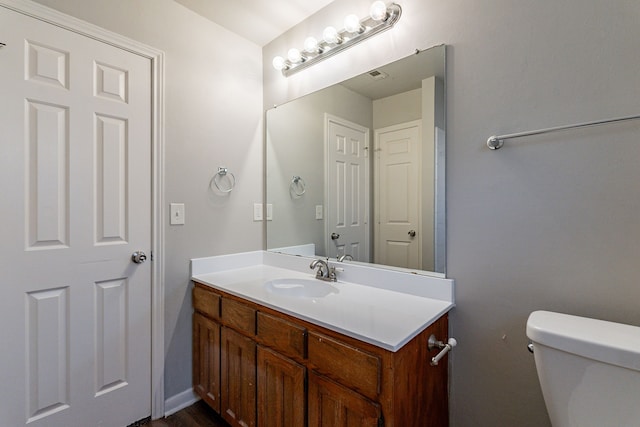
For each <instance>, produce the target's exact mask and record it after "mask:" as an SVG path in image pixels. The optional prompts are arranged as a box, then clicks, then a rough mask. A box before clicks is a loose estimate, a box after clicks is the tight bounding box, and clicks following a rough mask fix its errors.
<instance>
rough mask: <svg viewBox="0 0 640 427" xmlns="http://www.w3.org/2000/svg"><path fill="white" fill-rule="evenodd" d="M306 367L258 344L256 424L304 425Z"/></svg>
mask: <svg viewBox="0 0 640 427" xmlns="http://www.w3.org/2000/svg"><path fill="white" fill-rule="evenodd" d="M304 379H305V367H304V366H302V365H300V364H298V363H296V362H294V361H293V360H291V359H288V358H286V357H284V356H282V355H280V354H278V353H276V352H274V351H272V350H269V349H268V348H266V347H262V346H258V427H304V425H305V406H306V405H305V392H304Z"/></svg>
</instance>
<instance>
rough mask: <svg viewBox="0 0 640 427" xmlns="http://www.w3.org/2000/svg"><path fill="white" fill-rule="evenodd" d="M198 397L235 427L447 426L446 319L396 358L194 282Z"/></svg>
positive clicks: (423, 333)
mask: <svg viewBox="0 0 640 427" xmlns="http://www.w3.org/2000/svg"><path fill="white" fill-rule="evenodd" d="M193 298H194V309H195V313H194V317H193V319H194V326H193V331H194V334H193V384H194V391H195V392H196V393H197V394H198V395H200V396H201V397H202V398H203V400H204V401H205V402H207V404H209V405H210V406H211V407H212V408H213V409H214V410H216V411H217V412H218V413H220V414H221V415H222V416H223V417H224V418H225V419H226V420H227V421H228V422H229V423H230V424H231V425H232V426H259V427H321V426H331V427H343V426H344V427H347V426H359V427H360V426H372V427H381V426H386V427H412V426H414V427H444V426H447V425H449V416H448V415H449V414H448V389H447V357H446V356H445V358H444V359H442V360H441V361H440V363H439V364H438V365H437V366H431V365H430V363H429V362H430V360H431V357H433V356H435V354H436V351H432V352H430V351H429V350H428V340H429V336H430V335H431V334H435V335H436V337H438V339H442V340H444V339H446V337H447V335H448V322H447V315H446V314H445V315H444V316H442V317H441V318H440V319H438V320H437V321H436V322H435V323H433V324H432V325H431V326H429V327H428V328H427V329H426V330H424V331H423V332H421V333H420V334H418V335H417V336H416V337H414V338H413V339H412V340H411V341H410V342H408V343H407V344H405V345H404V346H403V347H402V348H400V349H399V350H398V351H396V352H391V351H387V350H384V349H381V348H379V347H376V346H374V345H371V344H368V343H365V342H362V341H359V340H357V339H354V338H351V337H348V336H345V335H343V334H340V333H338V332H334V331H331V330H329V329H326V328H322V327H319V326H317V325H314V324H312V323H309V322H305V321H303V320H300V319H297V318H294V317H292V316H289V315H286V314H284V313H281V312H279V311H277V310H273V309H270V308H267V307H263V306H261V305H259V304H255V303H252V302H250V301H247V300H244V299H242V298H238V297H235V296H233V295H229V294H227V293H225V292H222V291H219V290H216V289H213V288H211V287H209V286H206V285H203V284H200V283H196V284H195V288H194V293H193Z"/></svg>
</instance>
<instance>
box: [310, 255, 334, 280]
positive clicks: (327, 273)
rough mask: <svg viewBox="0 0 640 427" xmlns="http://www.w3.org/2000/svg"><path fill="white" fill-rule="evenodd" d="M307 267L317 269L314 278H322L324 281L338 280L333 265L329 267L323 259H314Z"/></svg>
mask: <svg viewBox="0 0 640 427" xmlns="http://www.w3.org/2000/svg"><path fill="white" fill-rule="evenodd" d="M309 268H310V269H312V270H314V269H315V268H317V269H318V271H317V272H316V279H319V280H324V281H325V282H335V281H336V280H338V279H337V277H336V269H335V267H329V264H328V263H327V261H325V260H323V259H314V260H313V261H311V264H310V265H309Z"/></svg>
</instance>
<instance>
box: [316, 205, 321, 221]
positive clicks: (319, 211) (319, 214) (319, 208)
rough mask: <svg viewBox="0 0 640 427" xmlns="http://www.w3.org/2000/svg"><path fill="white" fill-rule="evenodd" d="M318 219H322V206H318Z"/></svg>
mask: <svg viewBox="0 0 640 427" xmlns="http://www.w3.org/2000/svg"><path fill="white" fill-rule="evenodd" d="M316 219H322V205H316Z"/></svg>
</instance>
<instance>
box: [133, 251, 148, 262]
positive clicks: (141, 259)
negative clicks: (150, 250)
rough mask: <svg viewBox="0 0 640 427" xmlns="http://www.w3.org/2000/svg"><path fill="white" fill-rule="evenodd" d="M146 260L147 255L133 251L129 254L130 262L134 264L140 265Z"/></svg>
mask: <svg viewBox="0 0 640 427" xmlns="http://www.w3.org/2000/svg"><path fill="white" fill-rule="evenodd" d="M146 260H147V255H146V254H145V253H144V252H142V251H135V252H134V253H133V254H131V261H133V262H135V263H136V264H142V263H143V262H145V261H146Z"/></svg>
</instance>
